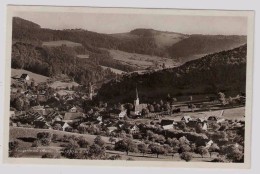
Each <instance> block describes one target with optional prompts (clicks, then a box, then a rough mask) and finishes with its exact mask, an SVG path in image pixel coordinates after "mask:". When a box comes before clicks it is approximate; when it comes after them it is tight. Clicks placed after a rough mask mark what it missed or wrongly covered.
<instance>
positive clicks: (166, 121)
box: [161, 119, 174, 126]
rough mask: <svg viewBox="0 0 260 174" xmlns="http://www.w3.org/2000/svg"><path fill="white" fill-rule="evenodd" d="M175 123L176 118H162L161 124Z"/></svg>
mask: <svg viewBox="0 0 260 174" xmlns="http://www.w3.org/2000/svg"><path fill="white" fill-rule="evenodd" d="M173 123H174V120H165V119H164V120H162V121H161V125H162V126H164V125H170V124H173Z"/></svg>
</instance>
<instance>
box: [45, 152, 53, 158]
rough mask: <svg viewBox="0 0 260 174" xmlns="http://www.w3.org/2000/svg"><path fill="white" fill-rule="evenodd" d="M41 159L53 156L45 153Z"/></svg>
mask: <svg viewBox="0 0 260 174" xmlns="http://www.w3.org/2000/svg"><path fill="white" fill-rule="evenodd" d="M42 158H54V155H53V154H51V153H45V154H43V155H42Z"/></svg>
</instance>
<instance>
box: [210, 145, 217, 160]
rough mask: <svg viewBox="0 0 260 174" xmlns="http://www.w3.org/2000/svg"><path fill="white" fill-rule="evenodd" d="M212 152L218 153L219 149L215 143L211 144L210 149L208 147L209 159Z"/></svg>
mask: <svg viewBox="0 0 260 174" xmlns="http://www.w3.org/2000/svg"><path fill="white" fill-rule="evenodd" d="M213 152H219V147H218V145H217V144H216V143H213V144H212V145H211V146H210V147H209V154H210V158H211V156H212V153H213Z"/></svg>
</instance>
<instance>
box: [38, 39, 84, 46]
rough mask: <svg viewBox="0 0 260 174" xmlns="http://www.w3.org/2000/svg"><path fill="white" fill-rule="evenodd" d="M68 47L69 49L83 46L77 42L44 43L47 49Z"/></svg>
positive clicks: (58, 41)
mask: <svg viewBox="0 0 260 174" xmlns="http://www.w3.org/2000/svg"><path fill="white" fill-rule="evenodd" d="M63 45H65V46H67V47H80V46H82V44H80V43H76V42H71V41H68V40H57V41H49V42H43V43H42V46H46V47H60V46H63Z"/></svg>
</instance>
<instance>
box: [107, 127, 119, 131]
mask: <svg viewBox="0 0 260 174" xmlns="http://www.w3.org/2000/svg"><path fill="white" fill-rule="evenodd" d="M107 130H108V132H109V133H112V132H114V131H116V130H117V127H115V126H111V127H107Z"/></svg>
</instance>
